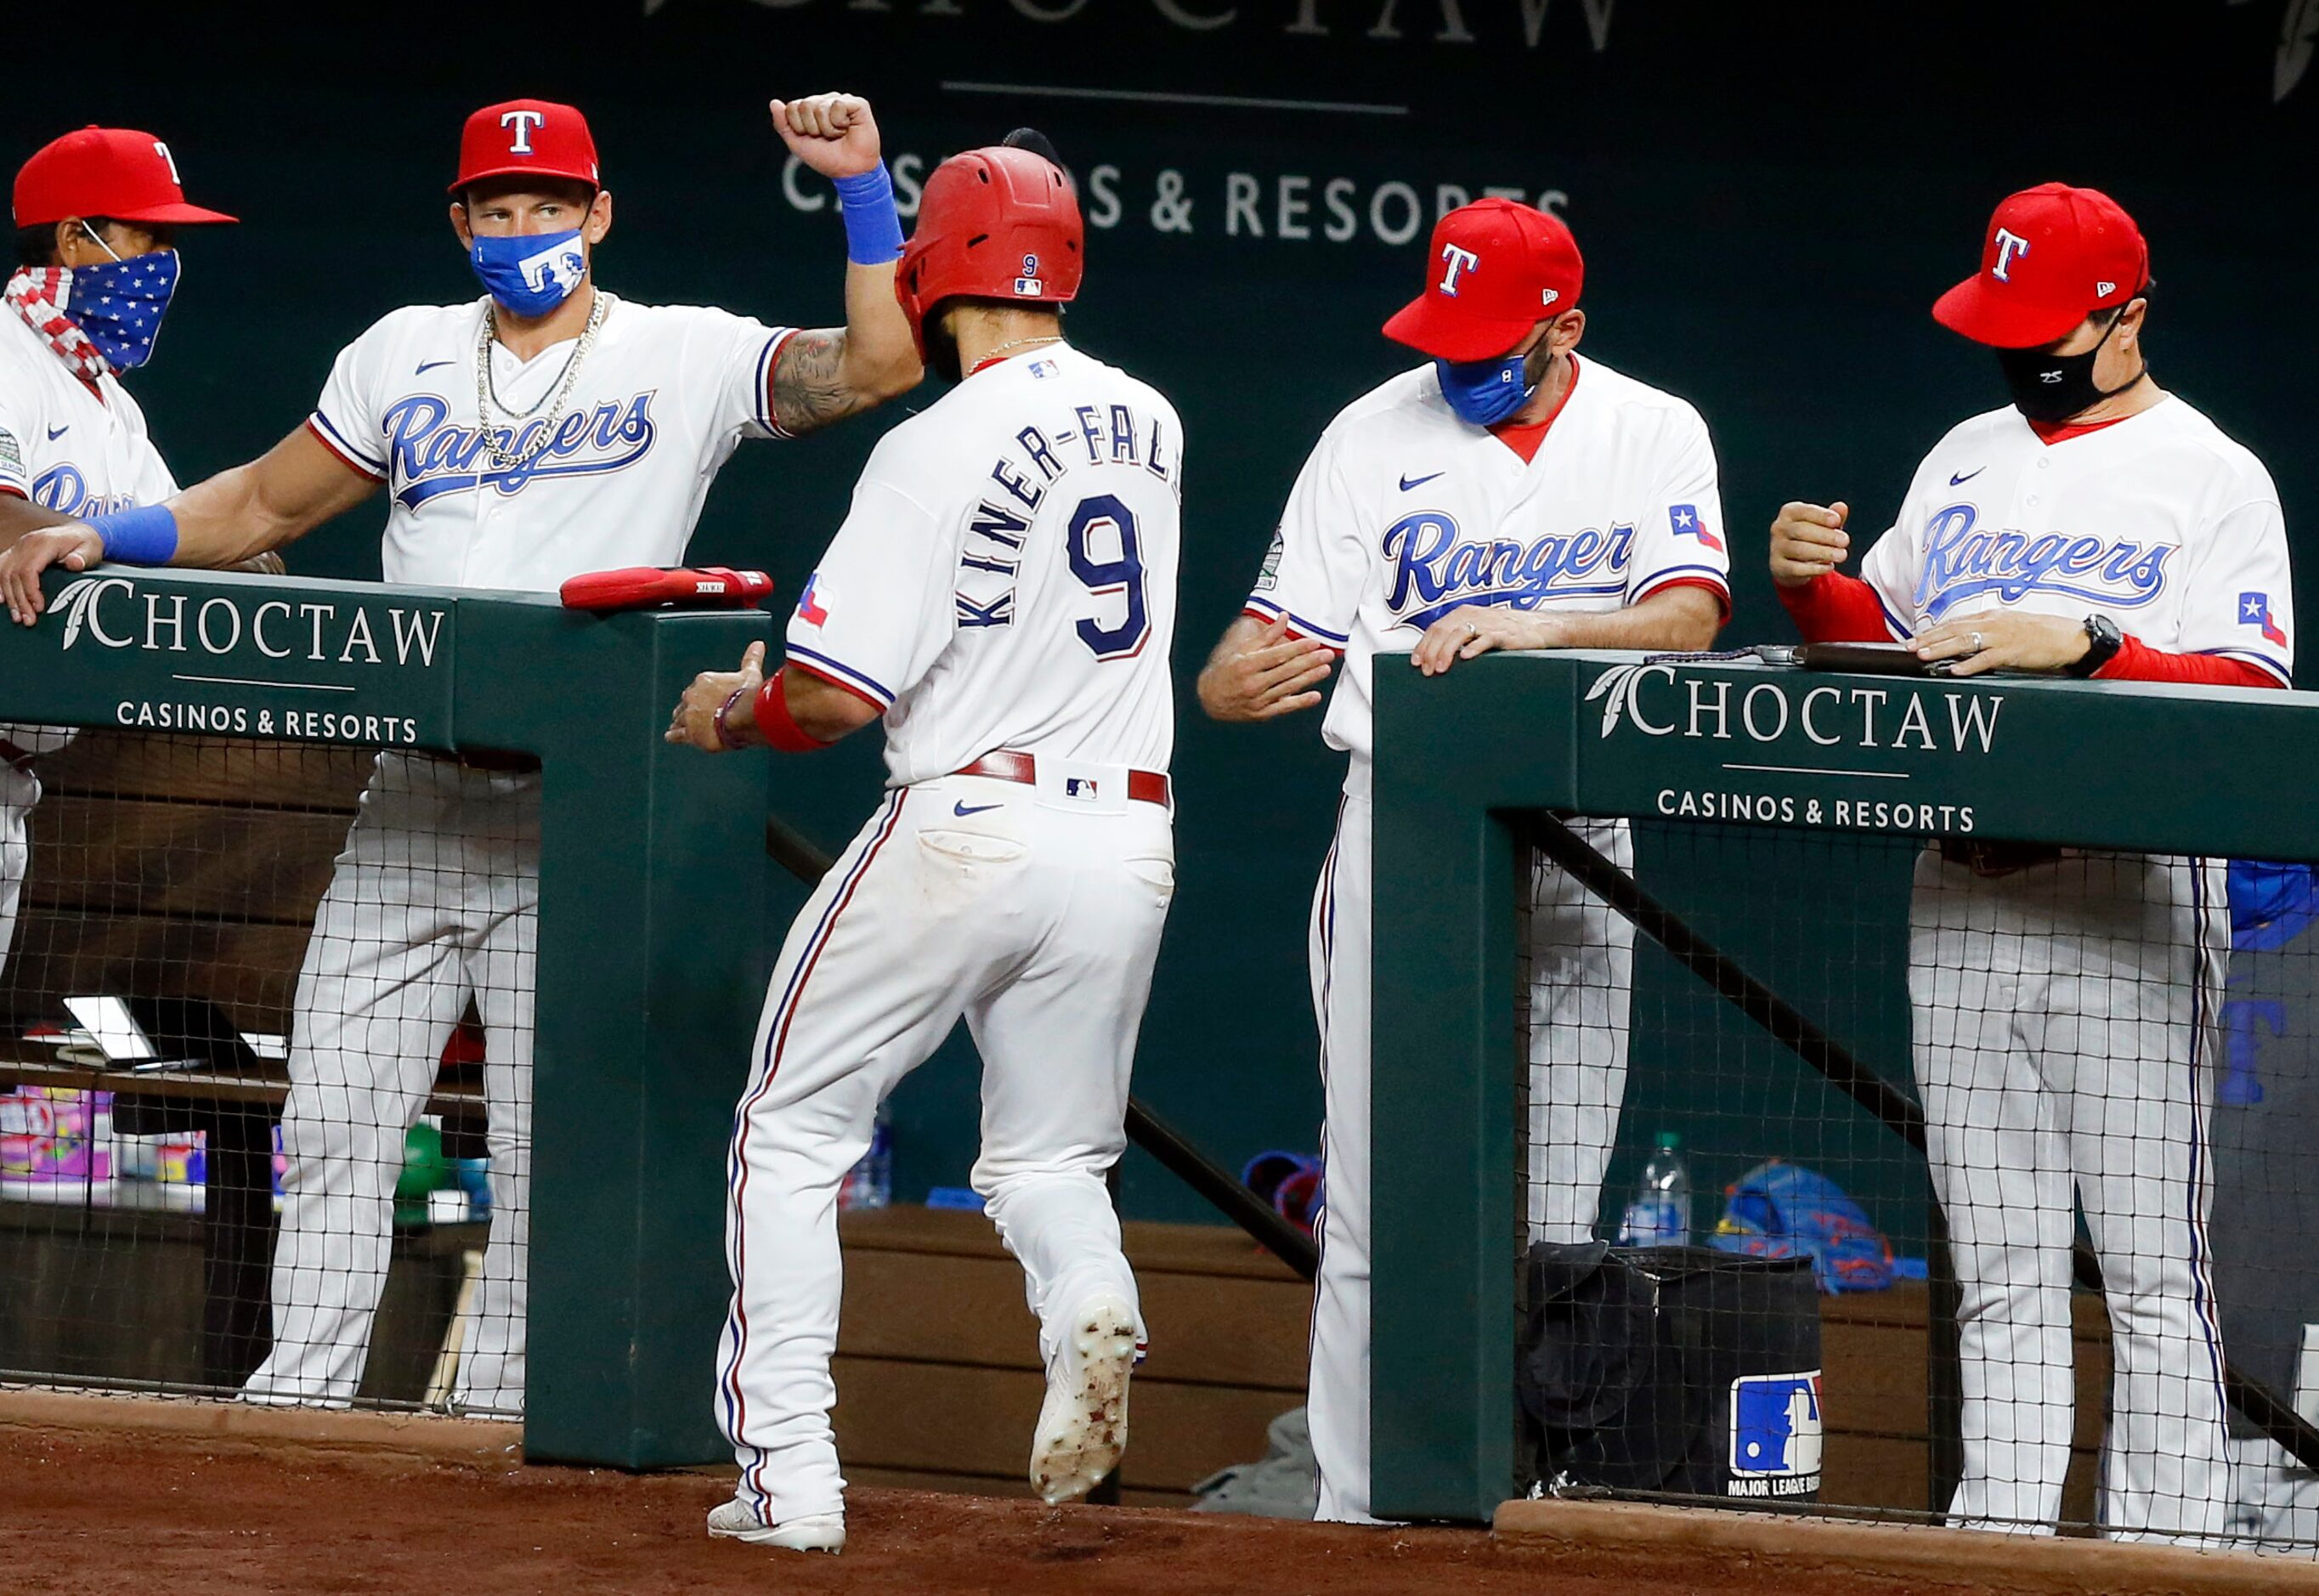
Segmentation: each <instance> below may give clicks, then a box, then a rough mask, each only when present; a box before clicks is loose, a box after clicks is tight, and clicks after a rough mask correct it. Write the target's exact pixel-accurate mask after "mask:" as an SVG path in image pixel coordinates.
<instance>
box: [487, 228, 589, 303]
mask: <svg viewBox="0 0 2319 1596" xmlns="http://www.w3.org/2000/svg"><path fill="white" fill-rule="evenodd" d="M467 260H468V264H469V265H471V266H474V268H475V275H476V276H477V277H479V278H481V279H482V280H483V287H484V288H485V289H486V290H488V291H489V292H490V293H491V296H492V298H493V299H495V300H497V301H498V302H500V303H501V304H503V305H505V306H506V307H507V308H508V309H509V310H510V311H514V312H515V313H516V314H517V315H519V316H534V317H536V316H545V315H546V314H547V312H548V311H552V310H554V309H555V307H556V306H558V305H560V304H562V303H563V302H564V301H565V300H567V299H569V298H570V297H571V296H572V291H573V289H575V288H577V287H579V286H580V282H581V279H582V278H583V277H585V276H586V275H588V257H587V254H586V252H585V251H583V250H582V248H580V230H579V229H578V228H576V227H575V228H573V230H571V231H569V232H562V233H526V234H523V235H522V236H520V237H517V238H502V239H486V238H481V237H478V238H477V239H475V247H474V249H473V250H471V251H469V253H468V257H467Z"/></svg>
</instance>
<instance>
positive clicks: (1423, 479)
mask: <svg viewBox="0 0 2319 1596" xmlns="http://www.w3.org/2000/svg"><path fill="white" fill-rule="evenodd" d="M1446 475H1448V473H1447V472H1440V471H1437V472H1435V473H1432V476H1420V477H1410V476H1404V477H1403V478H1402V479H1401V491H1403V492H1404V493H1406V492H1408V491H1410V490H1411V489H1412V488H1421V487H1423V486H1424V485H1425V484H1426V483H1428V482H1431V481H1432V480H1433V478H1434V477H1436V476H1446Z"/></svg>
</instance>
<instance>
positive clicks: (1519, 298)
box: [1385, 199, 1586, 360]
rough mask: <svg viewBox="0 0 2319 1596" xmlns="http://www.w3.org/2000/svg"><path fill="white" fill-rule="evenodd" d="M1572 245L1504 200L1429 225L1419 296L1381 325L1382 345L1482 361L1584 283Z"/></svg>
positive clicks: (1544, 216)
mask: <svg viewBox="0 0 2319 1596" xmlns="http://www.w3.org/2000/svg"><path fill="white" fill-rule="evenodd" d="M1585 275H1586V266H1585V263H1584V261H1583V260H1582V259H1581V258H1580V257H1579V254H1578V241H1577V240H1576V239H1573V238H1572V237H1571V236H1570V229H1569V228H1568V227H1567V226H1566V225H1565V224H1564V222H1563V221H1562V219H1561V218H1560V217H1557V216H1550V215H1548V213H1547V212H1543V211H1539V210H1536V209H1533V208H1532V207H1530V206H1529V205H1523V204H1517V203H1514V202H1513V201H1511V200H1501V199H1487V200H1477V201H1475V203H1473V204H1470V205H1460V206H1459V207H1458V208H1457V210H1455V211H1452V212H1449V213H1448V215H1446V216H1444V217H1443V218H1442V219H1441V220H1440V221H1439V222H1437V223H1435V224H1434V228H1433V239H1432V243H1431V245H1430V253H1429V256H1428V258H1427V261H1426V279H1427V281H1426V292H1424V293H1421V294H1419V295H1418V296H1417V297H1416V298H1415V299H1413V300H1412V301H1410V302H1409V303H1408V304H1406V305H1404V306H1403V307H1402V308H1401V310H1400V311H1398V312H1397V313H1396V314H1395V315H1394V318H1393V320H1390V321H1388V322H1386V323H1385V337H1387V338H1392V339H1393V340H1394V342H1396V343H1403V344H1407V345H1408V346H1410V347H1412V348H1413V349H1421V350H1423V351H1424V352H1425V353H1426V354H1428V355H1430V356H1435V357H1436V358H1437V359H1441V360H1487V359H1490V358H1491V357H1492V356H1498V355H1502V354H1504V353H1505V352H1506V351H1507V350H1509V349H1511V348H1512V347H1514V346H1515V345H1516V344H1518V343H1520V342H1521V340H1522V339H1523V338H1525V337H1527V336H1528V335H1529V329H1531V328H1533V327H1535V326H1537V325H1538V322H1539V321H1540V320H1544V318H1545V315H1546V314H1547V313H1548V312H1550V311H1565V310H1568V309H1569V308H1570V307H1571V306H1573V305H1575V303H1576V302H1577V301H1578V294H1579V290H1580V288H1581V286H1582V285H1583V284H1584V281H1585Z"/></svg>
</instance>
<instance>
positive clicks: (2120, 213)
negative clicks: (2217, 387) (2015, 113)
mask: <svg viewBox="0 0 2319 1596" xmlns="http://www.w3.org/2000/svg"><path fill="white" fill-rule="evenodd" d="M2149 282H2150V246H2149V245H2147V244H2145V243H2143V239H2142V230H2141V229H2140V228H2138V227H2136V226H2134V218H2133V217H2131V216H2128V215H2127V214H2126V213H2125V207H2124V206H2122V205H2120V204H2119V203H2117V202H2116V200H2114V199H2112V198H2110V197H2109V195H2107V194H2103V193H2102V192H2101V191H2100V190H2098V189H2092V188H2071V186H2070V185H2068V184H2066V183H2041V184H2039V185H2037V186H2036V187H2035V188H2025V189H2023V190H2022V191H2021V192H2020V193H2019V194H2014V195H2012V196H2011V197H2010V198H2008V199H2007V200H2006V202H2005V203H2003V204H2001V205H1999V206H1998V207H1997V214H1996V215H1994V216H1991V217H1990V219H1989V236H1988V238H1987V239H1984V240H1983V241H1982V243H1981V270H1979V271H1977V272H1975V273H1974V274H1973V275H1972V276H1970V277H1967V278H1966V279H1965V280H1964V281H1963V282H1962V283H1960V284H1957V285H1956V286H1955V287H1954V288H1952V289H1950V290H1949V291H1948V292H1947V293H1944V294H1943V295H1941V297H1940V298H1939V299H1938V300H1936V301H1935V302H1934V303H1933V320H1936V321H1938V322H1939V323H1940V324H1941V325H1942V326H1943V327H1945V328H1947V329H1950V330H1951V331H1953V332H1961V333H1963V334H1964V336H1965V337H1967V338H1971V339H1972V340H1973V341H1974V342H1975V343H1980V344H1990V345H1993V346H1994V347H1997V348H1999V349H2034V348H2035V347H2037V346H2039V345H2041V344H2050V343H2052V342H2053V341H2054V340H2055V339H2056V338H2062V337H2064V336H2066V335H2067V334H2068V332H2069V331H2070V329H2071V328H2073V327H2075V326H2077V324H2078V323H2079V322H2080V321H2083V320H2085V319H2086V317H2087V315H2088V314H2089V313H2090V312H2092V311H2097V310H2102V309H2106V308H2107V307H2108V306H2111V305H2122V304H2124V303H2125V302H2126V301H2128V300H2130V299H2132V298H2133V297H2134V295H2135V294H2137V293H2141V292H2142V290H2143V288H2144V287H2145V286H2147V285H2148V284H2149Z"/></svg>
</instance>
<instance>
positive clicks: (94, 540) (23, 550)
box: [0, 521, 104, 627]
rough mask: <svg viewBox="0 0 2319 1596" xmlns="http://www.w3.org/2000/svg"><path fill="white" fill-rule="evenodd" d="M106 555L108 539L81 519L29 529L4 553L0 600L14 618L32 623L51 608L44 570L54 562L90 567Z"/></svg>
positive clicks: (0, 568)
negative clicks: (43, 581) (43, 593)
mask: <svg viewBox="0 0 2319 1596" xmlns="http://www.w3.org/2000/svg"><path fill="white" fill-rule="evenodd" d="M103 559H104V539H103V538H101V537H98V536H97V535H96V533H95V531H94V530H93V529H92V528H90V527H84V526H82V525H81V524H80V523H79V522H77V521H76V522H74V523H72V524H71V525H69V526H64V527H42V528H41V530H40V531H38V532H27V533H25V534H24V535H23V537H19V538H18V539H17V540H16V541H15V542H14V543H13V544H10V545H9V546H8V552H7V553H6V554H5V555H0V603H5V604H6V605H7V606H8V618H9V619H10V620H13V621H14V622H15V623H16V624H17V625H18V626H20V627H29V626H31V625H32V623H33V622H34V621H36V620H38V619H40V618H41V610H43V609H47V608H48V600H46V599H44V598H43V597H41V572H43V571H46V570H47V569H48V568H49V567H50V566H51V565H62V566H63V567H64V568H65V569H66V570H68V571H86V570H87V569H88V568H89V567H90V566H91V565H94V564H97V563H98V562H99V561H101V560H103Z"/></svg>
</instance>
